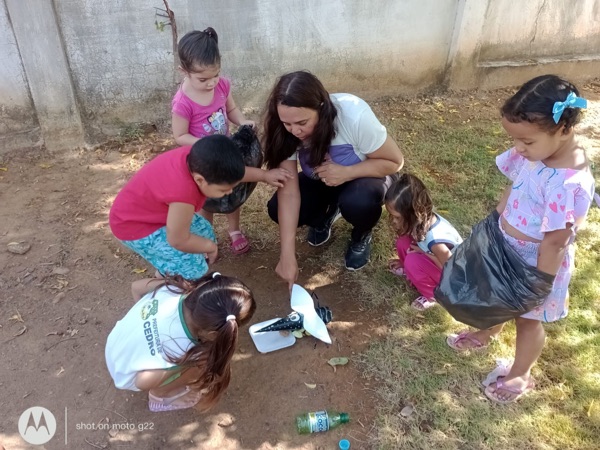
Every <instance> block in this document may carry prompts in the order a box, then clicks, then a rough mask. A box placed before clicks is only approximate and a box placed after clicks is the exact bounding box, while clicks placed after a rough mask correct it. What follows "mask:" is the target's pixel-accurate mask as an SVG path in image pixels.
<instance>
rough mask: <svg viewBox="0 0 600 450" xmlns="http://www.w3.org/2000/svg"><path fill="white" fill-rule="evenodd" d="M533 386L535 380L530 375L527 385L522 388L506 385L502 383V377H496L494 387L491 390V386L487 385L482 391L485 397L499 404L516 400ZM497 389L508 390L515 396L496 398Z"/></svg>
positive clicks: (506, 403)
mask: <svg viewBox="0 0 600 450" xmlns="http://www.w3.org/2000/svg"><path fill="white" fill-rule="evenodd" d="M534 388H535V381H534V380H533V378H532V377H531V376H530V377H529V381H528V382H527V386H525V388H523V389H519V388H515V387H510V386H506V384H505V383H504V377H498V378H497V379H496V388H495V389H494V390H493V391H492V388H491V386H487V387H486V388H485V390H484V391H483V393H484V394H485V396H486V397H487V398H489V399H490V400H491V401H493V402H495V403H499V404H501V405H508V404H509V403H514V402H516V401H517V400H519V399H520V398H521V397H523V396H524V395H527V394H528V393H529V392H531V391H532V390H533V389H534ZM498 389H500V390H503V391H506V392H510V393H511V394H514V395H515V396H514V397H513V398H511V399H510V400H502V399H500V398H498V394H497V392H498Z"/></svg>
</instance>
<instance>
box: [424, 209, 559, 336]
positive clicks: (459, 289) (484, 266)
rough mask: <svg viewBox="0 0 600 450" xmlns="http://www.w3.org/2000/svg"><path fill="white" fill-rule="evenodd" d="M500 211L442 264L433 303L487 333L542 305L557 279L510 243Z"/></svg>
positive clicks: (484, 222) (489, 218)
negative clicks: (503, 229)
mask: <svg viewBox="0 0 600 450" xmlns="http://www.w3.org/2000/svg"><path fill="white" fill-rule="evenodd" d="M498 218H499V214H498V212H497V211H496V210H494V212H493V213H492V214H490V215H489V216H488V217H486V218H485V219H483V220H482V221H481V222H479V223H478V224H477V225H475V226H474V227H473V231H472V232H471V236H469V237H468V238H467V239H465V240H464V242H463V243H462V244H460V245H459V246H458V247H457V248H456V249H455V251H454V253H453V255H452V257H451V258H450V259H449V260H448V261H447V262H446V264H445V265H444V269H443V272H442V278H441V281H440V284H439V285H438V287H437V288H436V290H435V293H434V296H435V299H436V300H437V301H438V302H439V303H440V305H442V306H443V307H444V308H446V310H447V311H448V312H449V313H450V315H451V316H452V317H454V318H455V319H456V320H458V321H460V322H463V323H466V324H467V325H471V326H473V327H475V328H479V329H486V328H490V327H492V326H494V325H498V324H500V323H504V322H506V321H507V320H510V319H514V318H516V317H519V316H521V315H523V314H525V313H527V312H529V311H531V310H533V309H534V308H536V307H537V306H539V305H541V304H542V303H544V300H545V298H546V297H547V296H548V294H550V291H551V290H552V283H553V282H554V276H553V275H550V274H547V273H544V272H542V271H540V270H538V269H537V268H536V267H533V266H530V265H529V264H527V263H526V262H525V260H524V259H523V258H522V257H521V256H520V255H519V254H518V253H517V252H516V251H515V250H514V249H513V248H512V247H511V246H510V245H509V244H508V242H506V240H505V239H504V236H503V235H502V231H501V230H500V228H499V227H498Z"/></svg>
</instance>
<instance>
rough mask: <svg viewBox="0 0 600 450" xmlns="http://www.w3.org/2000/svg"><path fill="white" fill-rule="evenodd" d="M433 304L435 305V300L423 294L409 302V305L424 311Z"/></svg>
mask: <svg viewBox="0 0 600 450" xmlns="http://www.w3.org/2000/svg"><path fill="white" fill-rule="evenodd" d="M435 305H437V302H436V301H435V300H434V299H433V298H427V297H425V296H424V295H421V296H420V297H417V298H416V299H415V300H413V302H412V303H411V304H410V306H412V307H413V308H414V309H416V310H417V311H425V310H426V309H429V308H431V307H433V306H435Z"/></svg>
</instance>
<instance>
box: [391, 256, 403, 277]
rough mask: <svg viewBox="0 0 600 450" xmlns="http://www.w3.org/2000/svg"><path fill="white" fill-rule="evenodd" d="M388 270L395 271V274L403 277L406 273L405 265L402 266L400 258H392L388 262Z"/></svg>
mask: <svg viewBox="0 0 600 450" xmlns="http://www.w3.org/2000/svg"><path fill="white" fill-rule="evenodd" d="M388 271H389V272H391V273H393V274H394V275H396V276H398V277H403V276H404V275H405V274H404V267H402V266H401V265H400V260H399V259H391V260H390V262H389V263H388Z"/></svg>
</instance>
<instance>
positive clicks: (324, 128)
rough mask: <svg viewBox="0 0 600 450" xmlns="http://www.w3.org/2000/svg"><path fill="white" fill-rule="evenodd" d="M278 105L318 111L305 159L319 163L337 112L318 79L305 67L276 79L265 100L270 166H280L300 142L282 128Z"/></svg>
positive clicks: (314, 164)
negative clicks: (307, 154)
mask: <svg viewBox="0 0 600 450" xmlns="http://www.w3.org/2000/svg"><path fill="white" fill-rule="evenodd" d="M278 105H285V106H292V107H296V108H309V109H314V110H315V111H317V112H318V113H319V121H318V123H317V125H316V126H315V129H314V131H313V134H312V136H311V138H310V149H309V152H310V153H309V159H308V162H309V164H310V165H311V166H318V165H319V164H321V163H322V162H323V161H324V160H325V155H326V154H327V151H328V150H329V146H330V145H331V141H332V140H333V138H334V137H335V130H334V128H333V121H334V120H335V117H336V116H337V110H336V109H335V106H334V105H333V102H332V101H331V98H330V97H329V93H328V92H327V91H326V90H325V88H324V87H323V84H322V83H321V81H319V79H318V78H317V77H316V76H314V75H313V74H312V73H310V72H307V71H299V72H292V73H288V74H285V75H282V76H281V77H280V78H279V80H277V83H276V84H275V87H274V88H273V91H272V92H271V95H270V96H269V99H268V100H267V111H266V117H265V138H264V144H263V148H264V149H265V162H266V164H267V167H268V168H269V169H274V168H276V167H279V164H281V162H282V161H285V160H286V159H288V158H289V157H290V156H292V154H293V153H294V152H295V151H296V150H297V149H298V146H299V145H300V143H301V141H300V139H298V138H297V137H296V136H294V135H293V134H292V133H290V132H288V131H287V130H286V129H285V126H284V125H283V123H282V122H281V119H279V113H278V112H277V106H278Z"/></svg>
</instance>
